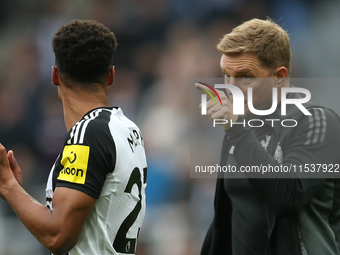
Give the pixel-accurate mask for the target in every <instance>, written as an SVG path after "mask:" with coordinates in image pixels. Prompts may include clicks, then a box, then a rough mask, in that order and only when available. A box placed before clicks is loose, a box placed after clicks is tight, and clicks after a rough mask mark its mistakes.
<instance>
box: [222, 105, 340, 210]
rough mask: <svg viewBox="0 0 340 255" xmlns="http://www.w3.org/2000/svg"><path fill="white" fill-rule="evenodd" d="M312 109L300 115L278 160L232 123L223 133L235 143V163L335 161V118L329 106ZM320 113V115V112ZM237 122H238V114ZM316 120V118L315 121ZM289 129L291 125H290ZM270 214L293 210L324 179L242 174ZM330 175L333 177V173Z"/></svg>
mask: <svg viewBox="0 0 340 255" xmlns="http://www.w3.org/2000/svg"><path fill="white" fill-rule="evenodd" d="M319 109H322V112H318V111H314V110H313V109H312V111H311V113H312V115H311V116H303V117H301V119H300V120H299V125H298V126H297V127H296V128H293V130H292V131H290V132H291V136H290V138H289V143H288V145H287V146H286V147H285V148H284V154H285V155H284V157H283V162H282V163H279V162H278V161H277V160H276V159H275V158H274V157H273V156H272V155H270V154H269V153H268V152H267V151H266V150H265V149H264V148H263V147H262V145H261V144H260V142H259V141H258V140H257V138H256V135H255V133H254V131H253V130H251V129H250V128H243V127H237V126H234V127H235V128H234V127H233V128H231V129H229V130H228V131H227V132H226V136H227V139H228V140H229V142H232V143H233V144H235V150H234V157H235V160H236V162H237V164H238V166H260V165H270V166H273V167H274V166H279V167H280V166H286V167H288V168H289V167H291V166H293V165H296V166H304V165H305V164H328V165H332V164H333V165H335V164H338V163H339V151H340V137H339V130H340V124H339V118H338V116H337V115H336V114H335V113H334V112H332V111H331V110H329V109H326V108H319ZM321 113H322V114H323V115H322V114H321ZM239 118H240V119H239V120H238V121H242V119H241V117H239ZM317 120H319V121H317ZM291 129H292V128H291ZM244 174H245V176H246V177H247V178H248V179H249V182H250V183H251V185H252V186H253V187H254V188H255V189H256V190H257V191H258V192H259V194H260V195H261V197H262V198H263V199H264V200H265V203H266V204H267V205H268V207H269V208H271V209H272V210H273V211H274V213H276V214H281V213H287V212H289V211H296V210H298V209H300V208H301V207H302V206H304V205H305V204H306V203H307V202H308V201H309V200H310V199H311V198H312V197H313V196H314V194H315V192H316V191H317V190H318V189H319V187H321V186H322V184H323V183H324V180H325V178H310V177H312V176H311V175H314V174H315V172H314V173H312V172H308V173H306V172H301V173H300V171H296V172H294V171H290V172H289V171H288V172H283V171H278V172H275V173H273V175H272V176H271V177H272V178H270V179H261V178H258V177H259V176H258V173H254V172H253V173H252V172H248V173H244ZM333 177H334V176H333Z"/></svg>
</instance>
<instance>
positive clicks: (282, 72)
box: [275, 66, 288, 87]
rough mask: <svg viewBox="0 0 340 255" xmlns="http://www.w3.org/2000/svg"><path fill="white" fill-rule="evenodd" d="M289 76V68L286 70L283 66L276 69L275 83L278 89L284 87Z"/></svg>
mask: <svg viewBox="0 0 340 255" xmlns="http://www.w3.org/2000/svg"><path fill="white" fill-rule="evenodd" d="M287 75H288V70H287V68H285V67H284V66H281V67H279V68H277V69H276V71H275V79H276V81H275V83H276V86H277V87H282V86H284V84H285V83H284V80H285V78H286V77H287Z"/></svg>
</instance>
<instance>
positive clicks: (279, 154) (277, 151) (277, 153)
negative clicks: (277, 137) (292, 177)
mask: <svg viewBox="0 0 340 255" xmlns="http://www.w3.org/2000/svg"><path fill="white" fill-rule="evenodd" d="M274 159H275V160H276V161H277V162H279V163H280V164H281V163H282V162H283V153H282V149H281V145H280V143H278V144H277V146H276V149H275V153H274Z"/></svg>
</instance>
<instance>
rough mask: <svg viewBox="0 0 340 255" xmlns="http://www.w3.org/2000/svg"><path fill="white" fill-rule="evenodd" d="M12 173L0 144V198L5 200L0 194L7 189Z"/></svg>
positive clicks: (4, 150) (3, 148) (4, 149)
mask: <svg viewBox="0 0 340 255" xmlns="http://www.w3.org/2000/svg"><path fill="white" fill-rule="evenodd" d="M11 178H13V173H12V171H11V167H10V163H9V160H8V158H7V153H6V148H5V147H4V146H3V145H2V144H1V143H0V198H2V199H4V200H6V199H5V198H4V196H3V194H2V192H3V191H4V189H6V188H8V185H9V183H10V180H11Z"/></svg>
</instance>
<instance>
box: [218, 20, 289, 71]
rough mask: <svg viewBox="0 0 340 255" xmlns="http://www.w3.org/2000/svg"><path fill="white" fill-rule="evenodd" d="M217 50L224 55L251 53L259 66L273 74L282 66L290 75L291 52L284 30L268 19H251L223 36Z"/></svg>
mask: <svg viewBox="0 0 340 255" xmlns="http://www.w3.org/2000/svg"><path fill="white" fill-rule="evenodd" d="M217 49H218V50H219V51H220V52H221V53H223V54H225V55H233V54H237V53H242V52H247V51H252V52H256V53H257V57H258V59H259V61H260V63H261V65H262V66H263V67H265V68H267V69H268V70H269V71H272V72H274V71H275V70H276V68H278V67H280V66H284V67H286V68H287V70H288V75H289V74H290V69H291V66H290V57H291V50H290V46H289V37H288V34H287V32H286V31H285V30H283V29H282V27H280V26H279V25H278V24H276V23H275V22H273V21H272V20H270V19H267V20H261V19H251V20H249V21H246V22H244V23H243V24H241V25H239V26H237V27H235V28H234V29H233V30H232V31H231V33H229V34H226V35H224V37H223V38H222V39H221V41H220V43H219V44H218V45H217Z"/></svg>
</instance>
